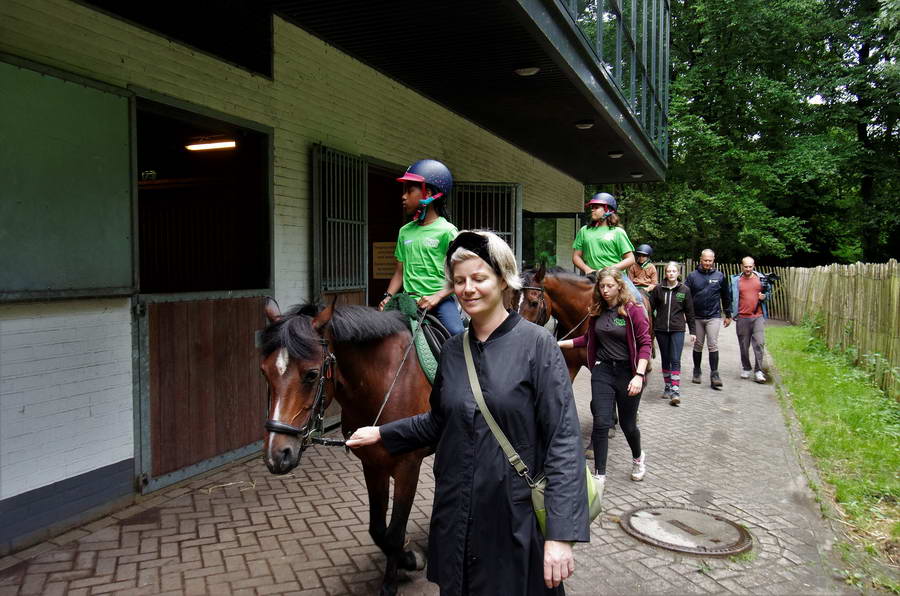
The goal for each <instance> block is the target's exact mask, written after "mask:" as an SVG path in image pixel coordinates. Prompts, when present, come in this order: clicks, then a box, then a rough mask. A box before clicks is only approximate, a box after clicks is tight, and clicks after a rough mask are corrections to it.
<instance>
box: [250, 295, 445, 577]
mask: <svg viewBox="0 0 900 596" xmlns="http://www.w3.org/2000/svg"><path fill="white" fill-rule="evenodd" d="M265 311H266V316H267V318H268V320H269V325H268V326H267V327H266V329H265V330H264V331H263V332H262V334H261V337H260V351H261V356H262V363H261V365H260V368H261V370H262V373H263V374H264V375H265V377H266V380H267V382H268V384H269V395H270V398H269V410H268V414H267V415H268V421H267V422H266V430H267V431H268V432H267V433H266V438H265V444H264V456H263V457H264V460H265V463H266V467H267V468H268V469H269V471H270V472H272V473H273V474H286V473H288V472H290V471H291V470H292V469H294V468H295V467H297V465H298V464H299V463H300V459H301V457H302V455H303V451H304V450H305V449H306V448H307V447H308V446H309V445H310V443H312V442H313V440H314V438H313V433H314V431H316V430H321V426H322V421H323V420H324V412H325V409H326V408H327V407H328V405H329V404H330V403H331V400H332V399H336V400H337V401H338V403H339V404H340V405H341V430H342V431H343V433H344V437H347V436H350V434H352V433H353V431H354V430H356V429H357V428H359V427H361V426H369V425H372V424H373V421H374V420H376V418H377V419H378V422H379V423H384V422H390V421H392V420H397V419H399V418H405V417H407V416H413V415H415V414H421V413H423V412H426V411H428V409H429V401H428V398H429V396H430V394H431V384H430V383H429V382H428V379H427V378H426V377H425V373H424V372H422V368H421V367H420V366H419V364H418V360H417V358H416V356H415V354H408V357H407V358H406V359H405V360H404V354H405V353H406V348H407V346H408V345H409V343H410V341H411V340H412V334H411V333H410V331H409V328H408V327H407V324H406V321H405V319H404V316H403V315H402V314H401V313H399V312H397V311H391V312H380V311H377V310H375V309H373V308H370V307H367V306H349V305H345V306H338V307H335V306H334V305H333V304H332V305H331V306H329V307H327V308H325V309H320V308H319V307H317V306H314V305H301V306H295V307H293V308H292V309H290V310H289V311H287V312H286V313H284V314H282V313H281V312H280V311H279V309H278V306H277V304H276V303H275V301H274V300H271V299H270V300H269V301H268V302H267V304H266V307H265ZM400 367H402V369H401V368H400ZM398 371H399V372H398ZM395 374H396V375H397V376H396V383H395V384H394V386H393V387H392V390H391V392H390V397H389V399H388V400H387V402H386V403H384V400H385V395H386V393H387V392H388V387H389V386H390V385H391V382H392V381H393V380H394V377H395ZM383 404H384V407H383V411H381V408H382V405H383ZM379 412H380V415H379ZM315 440H316V442H320V443H325V444H329V440H327V439H326V440H322V439H315ZM331 443H336V444H343V442H342V441H335V440H331ZM353 454H354V455H355V456H356V457H358V458H359V459H360V460H361V461H362V467H363V474H364V476H365V481H366V489H367V492H368V494H369V534H370V535H371V536H372V539H373V540H374V541H375V544H376V545H377V546H378V547H379V548H380V549H381V550H382V552H384V554H385V555H386V557H387V562H386V564H385V570H384V578H383V580H382V586H381V594H395V593H396V591H397V580H398V574H397V571H398V568H401V569H405V570H410V571H413V570H419V569H423V568H424V566H425V557H424V555H423V554H422V553H421V552H419V551H413V550H404V544H405V539H406V522H407V520H408V518H409V513H410V509H411V507H412V503H413V499H414V498H415V495H416V486H417V484H418V481H419V468H420V466H421V464H422V458H424V457H425V456H426V455H429V454H430V452H429V451H428V450H426V449H421V450H417V451H413V452H411V453H406V454H403V455H391V454H390V453H388V452H387V450H386V449H385V448H384V447H383V446H382V445H381V444H380V443H379V444H377V445H370V446H367V447H362V448H359V449H354V450H353ZM391 478H393V479H394V506H393V509H392V511H391V520H390V525H387V508H388V491H389V485H390V479H391Z"/></svg>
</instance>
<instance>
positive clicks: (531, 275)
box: [518, 264, 553, 325]
mask: <svg viewBox="0 0 900 596" xmlns="http://www.w3.org/2000/svg"><path fill="white" fill-rule="evenodd" d="M546 272H547V270H546V267H545V266H544V265H543V264H541V266H540V267H539V268H538V269H537V270H536V271H535V270H531V271H525V272H524V273H523V274H522V290H521V294H520V296H519V304H518V310H519V314H520V315H522V318H523V319H525V320H526V321H531V322H532V323H535V324H537V325H544V324H546V323H547V321H549V320H550V317H551V316H553V302H552V300H551V299H550V296H548V295H547V292H545V291H544V275H545V274H546Z"/></svg>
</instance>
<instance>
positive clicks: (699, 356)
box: [691, 350, 712, 385]
mask: <svg viewBox="0 0 900 596" xmlns="http://www.w3.org/2000/svg"><path fill="white" fill-rule="evenodd" d="M693 353H694V376H692V377H691V383H697V384H698V385H699V384H700V377H701V376H702V372H701V371H700V365H701V364H702V363H703V352H698V351H697V350H694V352H693ZM710 359H712V354H710Z"/></svg>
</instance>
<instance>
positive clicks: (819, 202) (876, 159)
mask: <svg viewBox="0 0 900 596" xmlns="http://www.w3.org/2000/svg"><path fill="white" fill-rule="evenodd" d="M886 5H887V3H886V4H885V5H883V6H882V9H881V10H882V16H881V17H879V18H878V19H876V17H877V16H878V5H877V4H876V0H774V1H763V0H679V1H676V2H674V3H673V4H672V19H673V22H672V48H671V54H672V74H671V79H672V84H671V102H670V113H669V121H670V134H671V147H672V151H671V156H670V162H669V170H668V174H667V180H666V182H665V183H662V184H656V185H642V186H639V187H636V188H635V187H632V188H629V189H625V191H624V197H623V206H624V210H623V211H624V215H625V218H626V225H627V227H628V230H629V234H630V235H631V237H632V238H634V239H636V240H637V241H640V242H644V241H648V242H650V243H651V244H653V245H654V247H655V248H656V250H657V254H661V255H664V256H665V257H673V258H679V257H686V256H696V255H697V254H698V253H699V251H700V250H701V249H702V248H705V247H707V246H712V247H714V248H716V249H717V253H718V255H719V258H720V260H736V259H738V258H740V257H741V256H744V255H746V254H752V255H754V256H756V257H757V258H758V259H759V258H762V259H764V260H767V261H769V262H773V261H778V262H784V261H787V260H792V261H793V262H801V263H819V262H832V261H835V260H838V261H848V260H856V259H857V258H861V257H863V256H865V258H866V259H869V260H882V259H885V258H887V256H889V255H890V254H891V252H892V251H893V253H894V254H896V252H897V248H896V247H897V243H896V234H897V231H898V228H900V225H898V223H900V221H898V217H900V216H898V215H897V214H894V213H893V212H892V209H890V208H888V207H889V206H890V205H891V204H892V203H896V199H897V196H898V193H897V191H898V187H900V184H898V167H897V166H898V165H900V164H898V161H897V160H898V156H900V146H898V137H897V134H896V133H897V130H896V129H897V97H898V94H897V87H896V82H897V78H896V76H894V75H896V70H894V71H892V67H894V66H896V60H895V59H894V58H893V55H892V54H890V50H889V47H890V46H889V43H887V42H888V38H889V37H890V34H891V32H892V31H893V32H896V30H897V20H898V18H900V17H898V15H897V11H896V10H894V11H893V12H892V10H886V9H885V8H884V6H886ZM893 39H894V40H895V41H896V34H895V33H894V38H893ZM892 72H893V75H892ZM892 77H893V78H892ZM892 238H894V242H893V243H892Z"/></svg>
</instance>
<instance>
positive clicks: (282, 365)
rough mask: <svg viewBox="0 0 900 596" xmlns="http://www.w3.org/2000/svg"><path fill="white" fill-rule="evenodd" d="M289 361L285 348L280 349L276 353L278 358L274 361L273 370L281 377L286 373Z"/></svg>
mask: <svg viewBox="0 0 900 596" xmlns="http://www.w3.org/2000/svg"><path fill="white" fill-rule="evenodd" d="M289 360H290V356H288V351H287V348H281V349H280V350H279V351H278V358H277V359H276V360H275V368H276V369H278V374H279V375H280V376H282V377H283V376H284V373H286V372H287V367H288V361H289Z"/></svg>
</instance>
